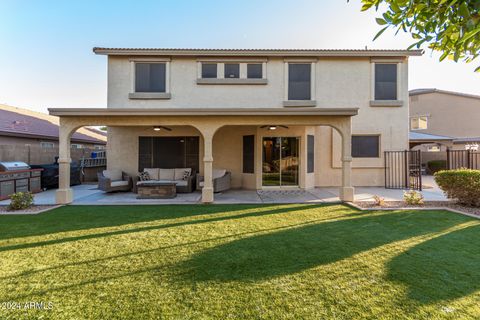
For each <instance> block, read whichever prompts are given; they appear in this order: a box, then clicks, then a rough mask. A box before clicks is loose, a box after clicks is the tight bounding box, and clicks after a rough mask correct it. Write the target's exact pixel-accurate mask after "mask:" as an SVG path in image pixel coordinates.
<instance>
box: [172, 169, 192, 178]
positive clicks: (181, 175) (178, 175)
mask: <svg viewBox="0 0 480 320" xmlns="http://www.w3.org/2000/svg"><path fill="white" fill-rule="evenodd" d="M185 172H188V176H187V177H189V176H190V175H191V174H192V168H175V175H174V177H173V178H174V179H175V180H185V179H184V176H185Z"/></svg>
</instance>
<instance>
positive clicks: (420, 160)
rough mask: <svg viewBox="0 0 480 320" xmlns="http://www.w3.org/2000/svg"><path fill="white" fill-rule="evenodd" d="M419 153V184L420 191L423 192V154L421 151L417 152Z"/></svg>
mask: <svg viewBox="0 0 480 320" xmlns="http://www.w3.org/2000/svg"><path fill="white" fill-rule="evenodd" d="M417 151H418V159H417V160H418V161H417V163H418V165H419V167H418V182H419V189H420V191H422V152H421V151H420V150H417Z"/></svg>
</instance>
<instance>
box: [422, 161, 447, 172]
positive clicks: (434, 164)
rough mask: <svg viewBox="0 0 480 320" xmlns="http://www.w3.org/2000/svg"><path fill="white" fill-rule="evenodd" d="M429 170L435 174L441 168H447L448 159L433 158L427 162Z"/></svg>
mask: <svg viewBox="0 0 480 320" xmlns="http://www.w3.org/2000/svg"><path fill="white" fill-rule="evenodd" d="M427 168H428V172H429V173H430V174H435V173H436V172H438V171H440V170H445V169H447V161H446V160H431V161H428V162H427Z"/></svg>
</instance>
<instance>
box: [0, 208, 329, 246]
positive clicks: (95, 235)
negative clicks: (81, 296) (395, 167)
mask: <svg viewBox="0 0 480 320" xmlns="http://www.w3.org/2000/svg"><path fill="white" fill-rule="evenodd" d="M325 206H326V205H318V204H308V205H303V204H302V205H296V206H291V205H289V206H286V205H276V206H268V205H262V206H258V205H250V206H240V207H237V206H227V207H226V206H221V205H219V206H217V205H214V206H199V207H200V208H201V209H197V206H195V207H191V206H190V207H189V210H190V211H189V212H190V215H191V216H195V215H200V214H216V213H225V212H234V211H237V210H241V209H240V208H242V209H266V210H259V211H251V212H246V213H240V214H234V215H229V216H215V215H213V216H212V217H210V218H206V219H201V220H188V221H182V222H174V223H167V224H160V225H153V226H145V227H137V228H130V229H121V230H115V231H107V232H100V233H90V234H85V235H80V236H73V237H63V238H58V239H51V240H45V241H37V242H30V243H20V244H14V245H8V246H2V247H0V252H2V251H10V250H17V249H25V248H34V247H39V246H45V245H51V244H58V243H66V242H72V241H79V240H88V239H95V238H101V237H107V236H113V235H122V234H129V233H135V232H143V231H150V230H159V229H165V228H173V227H181V226H185V225H196V224H203V223H210V222H218V221H227V220H233V219H242V218H248V217H259V216H265V215H272V214H281V213H287V212H293V211H298V210H308V209H311V208H314V207H325ZM202 207H203V208H202ZM230 207H232V210H229V209H228V208H230ZM77 208H78V207H77ZM221 208H222V209H221ZM129 209H130V208H129ZM164 209H165V208H164ZM179 209H184V208H182V206H176V207H175V208H173V209H172V208H166V210H165V212H163V211H162V212H157V213H156V218H157V219H151V220H161V219H167V218H166V216H169V217H172V212H177V211H178V210H179ZM205 209H207V210H205ZM119 211H120V210H119ZM199 212H201V213H199ZM182 213H184V212H179V213H177V214H175V215H174V217H177V218H180V217H185V216H188V215H184V214H182ZM77 214H78V215H81V213H77ZM138 214H139V215H140V216H141V212H138ZM98 215H99V216H102V221H103V220H104V219H105V217H104V215H103V214H100V213H98ZM118 215H121V211H120V212H119V213H118V214H117V216H118ZM129 215H130V213H129ZM107 216H108V217H110V215H109V214H107ZM139 221H146V220H145V219H139ZM147 221H148V220H147ZM86 223H88V221H87V222H86ZM125 223H127V222H124V223H121V224H118V220H117V222H113V223H112V226H117V225H123V224H125ZM128 223H132V222H128ZM58 227H59V228H58V229H62V228H63V227H62V226H61V225H59V226H58ZM99 227H105V225H101V226H99V224H97V225H96V227H95V228H99ZM91 228H92V227H91ZM58 229H57V231H50V232H49V233H56V232H61V231H60V230H58ZM82 229H83V228H82ZM62 231H63V230H62ZM70 231H71V230H70Z"/></svg>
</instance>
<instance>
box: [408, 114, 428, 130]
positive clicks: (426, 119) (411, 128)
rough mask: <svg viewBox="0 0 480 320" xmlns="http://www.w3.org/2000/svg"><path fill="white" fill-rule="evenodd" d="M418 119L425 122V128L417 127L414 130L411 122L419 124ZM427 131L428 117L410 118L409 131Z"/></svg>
mask: <svg viewBox="0 0 480 320" xmlns="http://www.w3.org/2000/svg"><path fill="white" fill-rule="evenodd" d="M420 119H424V120H425V128H420V126H418V127H417V128H414V127H413V124H412V122H413V121H414V120H417V124H420ZM427 129H428V117H427V116H413V117H410V130H412V131H418V130H427Z"/></svg>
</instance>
